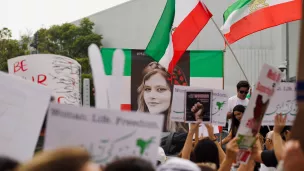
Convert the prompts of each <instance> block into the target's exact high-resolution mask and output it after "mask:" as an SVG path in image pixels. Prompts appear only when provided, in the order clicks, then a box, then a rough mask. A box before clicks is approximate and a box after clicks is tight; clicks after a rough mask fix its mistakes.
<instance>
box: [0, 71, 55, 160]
mask: <svg viewBox="0 0 304 171" xmlns="http://www.w3.org/2000/svg"><path fill="white" fill-rule="evenodd" d="M0 80H1V81H0V154H1V155H7V156H9V157H12V158H14V159H17V160H19V161H21V162H23V161H26V160H29V159H31V158H32V156H33V154H34V151H35V147H36V144H37V140H38V137H39V133H40V130H41V126H42V123H43V120H44V116H45V113H46V111H47V107H48V105H49V102H50V98H51V92H52V91H51V90H50V89H48V88H46V87H44V86H41V85H37V84H34V83H31V82H29V81H26V80H24V79H22V78H20V77H17V76H13V75H8V74H6V73H3V72H0Z"/></svg>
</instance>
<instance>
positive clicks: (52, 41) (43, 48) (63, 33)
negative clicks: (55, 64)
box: [38, 18, 102, 58]
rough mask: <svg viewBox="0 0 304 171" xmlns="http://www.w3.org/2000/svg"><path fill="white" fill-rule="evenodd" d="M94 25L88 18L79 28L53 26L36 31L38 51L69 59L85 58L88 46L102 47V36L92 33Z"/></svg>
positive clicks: (66, 25)
mask: <svg viewBox="0 0 304 171" xmlns="http://www.w3.org/2000/svg"><path fill="white" fill-rule="evenodd" d="M93 27H94V23H93V22H91V21H90V20H89V19H88V18H84V19H83V20H82V21H81V22H80V26H76V25H74V24H71V23H64V24H62V25H54V26H52V27H50V28H49V29H40V30H38V34H39V36H38V37H39V38H38V40H39V41H38V42H39V44H38V51H39V52H40V53H52V54H57V55H63V56H67V57H71V58H75V57H78V58H86V57H87V53H88V52H87V51H88V47H89V46H90V44H92V43H95V44H97V45H98V46H99V47H100V46H101V45H102V44H101V40H102V36H101V35H98V34H95V33H94V32H93Z"/></svg>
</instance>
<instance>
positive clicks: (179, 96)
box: [170, 85, 228, 126]
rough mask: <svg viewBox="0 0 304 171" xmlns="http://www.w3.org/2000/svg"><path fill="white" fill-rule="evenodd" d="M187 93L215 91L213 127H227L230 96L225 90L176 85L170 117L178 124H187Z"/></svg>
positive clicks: (212, 111)
mask: <svg viewBox="0 0 304 171" xmlns="http://www.w3.org/2000/svg"><path fill="white" fill-rule="evenodd" d="M186 91H213V94H212V96H213V98H212V109H211V113H212V121H211V123H212V124H213V125H218V126H225V124H226V117H227V111H228V106H227V105H228V103H227V102H228V95H227V93H226V92H225V91H224V90H218V89H202V88H198V87H189V86H179V85H174V89H173V99H172V108H171V113H170V117H171V120H173V121H176V122H185V117H184V115H185V92H186Z"/></svg>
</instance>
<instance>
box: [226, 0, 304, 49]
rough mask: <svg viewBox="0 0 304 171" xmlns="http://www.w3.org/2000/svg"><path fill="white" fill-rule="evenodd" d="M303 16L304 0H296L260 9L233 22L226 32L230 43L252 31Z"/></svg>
mask: <svg viewBox="0 0 304 171" xmlns="http://www.w3.org/2000/svg"><path fill="white" fill-rule="evenodd" d="M301 18H302V0H294V1H291V2H286V3H282V4H279V5H274V6H270V7H266V8H263V9H261V10H258V11H256V12H254V13H252V14H250V15H248V16H246V17H245V18H243V19H242V20H239V21H238V22H236V23H235V24H233V25H232V26H231V28H230V32H229V33H227V34H225V37H226V39H227V40H228V42H229V43H230V44H232V43H234V42H236V41H238V40H240V39H241V38H243V37H245V36H248V35H250V34H252V33H255V32H258V31H261V30H264V29H267V28H270V27H274V26H277V25H280V24H284V23H287V22H291V21H295V20H300V19H301Z"/></svg>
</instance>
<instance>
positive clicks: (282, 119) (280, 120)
mask: <svg viewBox="0 0 304 171" xmlns="http://www.w3.org/2000/svg"><path fill="white" fill-rule="evenodd" d="M286 119H287V115H285V116H283V115H282V113H280V114H277V115H276V116H275V119H274V128H273V131H274V132H275V133H279V134H280V133H281V132H282V131H283V129H284V127H285V125H286Z"/></svg>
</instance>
